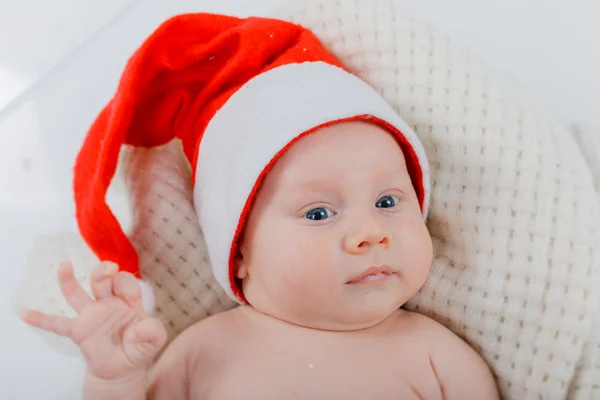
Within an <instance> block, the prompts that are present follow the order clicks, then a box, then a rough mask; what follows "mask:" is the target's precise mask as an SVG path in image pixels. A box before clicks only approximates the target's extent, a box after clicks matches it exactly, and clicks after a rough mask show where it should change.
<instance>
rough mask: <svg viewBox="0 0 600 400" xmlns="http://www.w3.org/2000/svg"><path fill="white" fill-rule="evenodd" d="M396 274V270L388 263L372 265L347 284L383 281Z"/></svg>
mask: <svg viewBox="0 0 600 400" xmlns="http://www.w3.org/2000/svg"><path fill="white" fill-rule="evenodd" d="M393 274H394V270H393V269H392V268H391V267H390V266H388V265H381V266H372V267H369V268H367V269H366V270H365V271H364V272H363V273H361V274H360V275H357V276H355V277H354V278H352V279H351V280H350V281H348V282H347V284H350V285H358V284H368V283H372V282H383V281H386V280H387V279H389V278H390V277H391V276H392V275H393Z"/></svg>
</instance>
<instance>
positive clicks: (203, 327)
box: [175, 310, 238, 372]
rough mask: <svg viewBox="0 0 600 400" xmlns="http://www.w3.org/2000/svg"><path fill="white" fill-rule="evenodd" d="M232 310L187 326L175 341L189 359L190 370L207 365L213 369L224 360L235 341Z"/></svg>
mask: <svg viewBox="0 0 600 400" xmlns="http://www.w3.org/2000/svg"><path fill="white" fill-rule="evenodd" d="M234 319H235V318H234V310H230V311H224V312H221V313H218V314H215V315H211V316H209V317H207V318H204V319H202V320H201V321H199V322H196V323H195V324H193V325H191V326H189V327H188V328H186V329H185V330H184V331H183V332H181V333H180V334H179V336H178V337H177V338H176V339H175V341H177V342H179V346H178V347H179V348H181V349H184V351H185V352H186V353H187V357H188V358H189V359H190V369H191V370H192V371H196V372H197V371H198V369H203V368H204V367H205V366H207V365H211V366H212V367H213V368H214V366H215V363H216V362H220V361H222V360H224V358H225V357H226V356H227V353H228V352H229V351H230V349H231V346H230V344H231V343H235V341H236V337H235V336H236V332H238V329H236V324H235V320H234Z"/></svg>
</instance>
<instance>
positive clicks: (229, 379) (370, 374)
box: [192, 339, 441, 400]
mask: <svg viewBox="0 0 600 400" xmlns="http://www.w3.org/2000/svg"><path fill="white" fill-rule="evenodd" d="M241 348H244V349H245V350H243V351H237V352H236V353H237V354H235V355H233V354H231V355H229V356H226V357H227V362H225V363H223V364H222V365H223V367H222V368H219V370H215V371H213V372H214V375H213V376H212V377H211V379H210V384H209V385H205V386H204V389H203V391H206V392H207V393H206V392H205V393H204V394H203V395H200V394H198V396H197V397H196V396H192V399H194V398H198V399H200V398H202V399H205V398H206V399H211V400H221V399H222V400H237V399H245V400H252V399H261V400H270V399H273V400H275V399H276V400H286V399H290V400H291V399H311V400H320V399H323V400H325V399H327V400H336V399H340V400H341V399H344V400H353V399H357V400H359V399H360V400H364V399H372V400H379V399H381V400H394V399H405V400H410V399H423V398H425V399H432V400H434V399H441V393H440V388H439V384H438V382H437V379H436V378H435V374H434V373H433V370H432V369H431V365H430V363H429V358H428V356H427V354H426V352H424V351H422V349H418V348H414V347H412V348H411V346H400V347H398V346H392V345H391V343H390V344H388V343H386V340H383V339H381V340H380V341H379V342H378V341H372V342H368V341H362V340H340V341H339V342H337V343H336V342H335V341H329V340H323V341H319V340H317V341H307V342H306V343H299V342H295V343H294V342H291V341H283V340H282V341H273V340H271V341H264V342H262V341H261V342H255V343H253V345H251V344H250V343H248V345H247V346H245V347H242V346H240V347H239V348H238V349H241Z"/></svg>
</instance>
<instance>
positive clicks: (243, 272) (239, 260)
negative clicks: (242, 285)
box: [235, 246, 248, 280]
mask: <svg viewBox="0 0 600 400" xmlns="http://www.w3.org/2000/svg"><path fill="white" fill-rule="evenodd" d="M235 277H236V278H237V279H241V280H244V279H246V278H247V277H248V267H247V266H246V264H245V263H244V251H243V249H242V246H240V248H239V249H238V251H237V253H236V255H235Z"/></svg>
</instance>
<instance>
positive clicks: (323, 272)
mask: <svg viewBox="0 0 600 400" xmlns="http://www.w3.org/2000/svg"><path fill="white" fill-rule="evenodd" d="M328 263H329V262H328V256H327V254H326V253H324V252H323V251H321V250H320V249H319V248H315V247H311V246H299V247H297V248H295V249H293V251H291V252H290V255H289V262H288V263H287V265H286V267H285V270H284V271H283V273H282V281H283V282H282V283H283V284H284V285H285V287H286V288H287V289H289V290H293V291H295V292H299V293H303V295H304V296H305V295H306V293H313V294H314V293H315V291H318V290H319V286H321V285H323V284H324V283H326V282H327V280H328V279H327V272H328V271H327V270H328V267H327V265H328Z"/></svg>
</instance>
